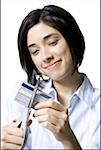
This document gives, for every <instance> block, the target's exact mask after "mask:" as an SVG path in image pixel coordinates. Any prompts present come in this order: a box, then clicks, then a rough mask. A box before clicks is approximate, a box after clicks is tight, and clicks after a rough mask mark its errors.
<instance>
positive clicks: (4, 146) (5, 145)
mask: <svg viewBox="0 0 101 150" xmlns="http://www.w3.org/2000/svg"><path fill="white" fill-rule="evenodd" d="M1 149H7V150H11V149H12V150H14V149H16V150H17V149H21V145H17V144H12V143H6V142H3V143H2V145H1Z"/></svg>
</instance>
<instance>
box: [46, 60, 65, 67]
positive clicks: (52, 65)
mask: <svg viewBox="0 0 101 150" xmlns="http://www.w3.org/2000/svg"><path fill="white" fill-rule="evenodd" d="M61 61H62V60H57V61H54V62H53V63H51V64H49V65H47V66H46V67H45V68H52V67H55V66H57V65H59V63H60V62H61Z"/></svg>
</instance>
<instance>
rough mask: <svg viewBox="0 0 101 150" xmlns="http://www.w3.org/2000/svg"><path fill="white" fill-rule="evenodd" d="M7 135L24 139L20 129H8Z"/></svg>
mask: <svg viewBox="0 0 101 150" xmlns="http://www.w3.org/2000/svg"><path fill="white" fill-rule="evenodd" d="M7 133H8V134H12V135H15V136H18V137H24V131H23V129H22V128H17V127H16V128H15V127H9V129H8V130H7Z"/></svg>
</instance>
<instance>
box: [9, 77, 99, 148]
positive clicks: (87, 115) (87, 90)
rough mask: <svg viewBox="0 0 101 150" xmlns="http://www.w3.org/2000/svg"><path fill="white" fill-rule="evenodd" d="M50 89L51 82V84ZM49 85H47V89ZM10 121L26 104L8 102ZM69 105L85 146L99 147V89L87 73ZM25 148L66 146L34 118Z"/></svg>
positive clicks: (72, 127)
mask: <svg viewBox="0 0 101 150" xmlns="http://www.w3.org/2000/svg"><path fill="white" fill-rule="evenodd" d="M48 87H49V88H50V83H49V86H48ZM47 89H48V88H46V91H47ZM9 104H10V105H9V110H8V112H9V115H7V116H9V117H10V119H9V121H11V120H13V119H16V118H18V117H19V116H21V115H22V114H23V111H24V109H25V108H24V106H22V105H21V104H19V103H17V102H15V101H14V100H13V101H11V102H9ZM67 108H68V115H69V122H70V126H71V129H72V130H73V132H74V134H75V136H76V138H77V140H78V142H79V144H80V146H81V148H82V149H100V123H101V122H100V91H99V90H98V89H95V88H94V87H93V86H92V84H91V82H90V81H89V79H88V78H87V76H86V75H84V81H83V83H82V85H81V86H80V87H79V88H78V90H77V91H76V92H75V93H74V94H73V95H72V96H71V97H70V99H69V104H68V106H67ZM25 149H64V147H63V144H62V143H61V142H59V141H57V140H56V139H55V137H54V135H53V133H52V132H51V131H49V130H48V129H46V128H43V127H41V126H40V124H39V123H38V121H37V120H36V119H35V118H33V122H32V124H31V126H30V127H28V137H27V141H26V144H25Z"/></svg>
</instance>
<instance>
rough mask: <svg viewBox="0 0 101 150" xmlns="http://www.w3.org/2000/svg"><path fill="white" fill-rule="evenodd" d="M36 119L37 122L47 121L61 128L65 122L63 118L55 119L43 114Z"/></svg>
mask: <svg viewBox="0 0 101 150" xmlns="http://www.w3.org/2000/svg"><path fill="white" fill-rule="evenodd" d="M36 119H37V120H38V122H39V123H43V122H47V121H48V122H50V123H51V124H53V125H55V126H60V127H61V128H62V127H63V125H64V124H65V121H64V120H63V119H57V118H56V117H54V116H48V115H43V116H39V117H36Z"/></svg>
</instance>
